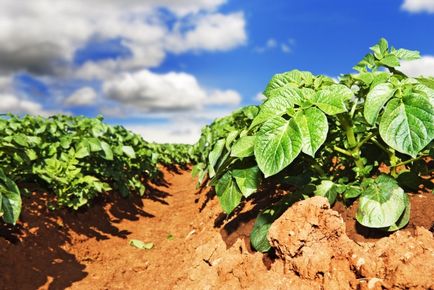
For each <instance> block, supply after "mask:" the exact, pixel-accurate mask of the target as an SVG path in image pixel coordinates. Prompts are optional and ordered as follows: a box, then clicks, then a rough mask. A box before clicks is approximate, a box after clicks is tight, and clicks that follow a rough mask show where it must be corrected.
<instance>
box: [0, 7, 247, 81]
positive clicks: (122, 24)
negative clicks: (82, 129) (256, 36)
mask: <svg viewBox="0 0 434 290" xmlns="http://www.w3.org/2000/svg"><path fill="white" fill-rule="evenodd" d="M224 2H225V1H224V0H199V1H192V0H177V1H171V0H165V1H157V0H148V1H139V0H129V1H118V0H109V1H106V0H104V1H102V0H97V1H91V2H89V1H86V0H76V1H69V0H57V1H56V3H55V4H54V5H53V2H52V1H50V0H33V1H28V2H26V5H22V3H20V2H19V1H18V2H17V1H15V0H3V1H2V2H1V9H0V27H2V28H1V29H0V42H1V43H2V45H1V46H0V59H2V62H1V64H0V72H1V71H3V72H14V71H17V70H22V69H24V70H27V71H29V72H31V73H34V74H46V75H59V74H61V73H65V72H68V67H69V66H70V64H71V63H72V61H73V58H74V53H75V52H76V51H77V49H79V48H81V47H83V46H84V45H85V44H86V43H87V42H88V41H91V40H93V39H100V40H110V39H116V38H121V40H122V44H123V45H124V46H125V47H126V48H127V49H129V50H130V51H131V57H129V58H123V59H118V60H116V61H112V62H108V63H107V62H106V63H104V64H103V68H104V69H110V70H128V69H138V68H143V67H155V66H158V65H159V64H160V63H161V62H162V61H163V60H164V58H165V55H166V52H167V51H175V52H185V51H189V50H211V51H215V50H227V49H230V48H233V47H235V46H238V45H240V44H242V43H244V42H245V40H246V34H245V28H244V16H243V14H242V13H232V14H221V13H218V12H216V9H217V8H218V7H219V6H220V5H222V4H223V3H224ZM158 8H165V9H167V10H168V11H171V12H172V13H174V17H175V20H176V23H177V24H176V25H175V27H171V26H170V25H169V24H167V23H166V22H165V21H164V17H163V16H162V14H161V13H162V12H160V11H159V10H158ZM199 12H203V13H199ZM180 27H182V29H180ZM94 71H95V69H94ZM99 73H101V72H99Z"/></svg>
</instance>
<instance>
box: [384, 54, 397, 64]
mask: <svg viewBox="0 0 434 290" xmlns="http://www.w3.org/2000/svg"><path fill="white" fill-rule="evenodd" d="M380 62H381V64H383V65H385V66H388V67H396V66H399V60H398V58H397V57H396V56H394V55H393V54H389V55H388V56H386V57H384V58H383V59H382V60H380Z"/></svg>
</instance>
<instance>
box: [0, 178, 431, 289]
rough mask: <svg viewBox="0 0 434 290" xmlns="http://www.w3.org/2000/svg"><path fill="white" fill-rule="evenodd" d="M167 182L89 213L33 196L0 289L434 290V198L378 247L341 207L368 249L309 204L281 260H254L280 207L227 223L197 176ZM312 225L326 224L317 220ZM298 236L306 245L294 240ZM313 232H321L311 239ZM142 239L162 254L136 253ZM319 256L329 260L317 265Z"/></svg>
mask: <svg viewBox="0 0 434 290" xmlns="http://www.w3.org/2000/svg"><path fill="white" fill-rule="evenodd" d="M164 175H165V180H166V183H165V184H161V185H159V186H154V188H151V190H150V193H149V195H147V196H146V198H144V199H140V198H132V199H129V200H124V199H121V198H118V197H116V196H115V195H108V196H105V197H104V198H101V199H100V200H99V201H97V202H96V204H95V205H94V206H92V207H91V208H89V209H88V210H83V211H81V212H78V213H74V212H70V211H68V210H56V211H50V210H48V209H47V195H46V194H44V193H34V194H33V196H31V197H30V198H26V199H25V200H24V206H23V213H22V215H21V218H20V223H19V224H18V225H17V226H15V227H13V228H12V227H6V226H4V225H0V269H1V270H0V289H23V290H26V289H65V288H68V289H322V288H324V286H325V285H326V286H330V287H332V286H333V287H334V286H336V285H338V286H339V288H325V289H345V288H349V287H352V288H356V287H359V286H360V287H365V288H366V287H368V285H369V286H372V285H373V286H375V287H377V288H378V287H380V285H382V286H383V287H385V288H393V287H396V288H403V289H404V288H405V287H409V288H411V287H413V288H415V289H417V287H419V289H426V288H428V289H429V288H430V287H431V288H432V289H434V285H433V279H432V277H433V275H434V252H433V249H434V247H433V243H434V239H433V237H432V233H430V232H429V231H428V230H424V229H423V228H418V229H416V225H424V226H425V227H426V228H430V227H431V226H432V224H433V219H434V212H433V205H434V202H433V196H432V195H429V194H427V195H424V196H425V197H420V196H415V197H413V198H412V218H411V224H410V226H409V228H410V229H411V231H407V232H405V231H400V232H399V233H396V234H393V235H392V236H391V237H389V238H385V239H381V240H379V241H378V242H376V243H361V242H362V241H364V240H365V236H367V238H368V239H372V238H373V237H372V233H363V232H362V234H365V236H363V235H361V234H360V233H359V232H360V230H359V232H357V231H356V230H357V226H356V223H355V222H354V218H353V217H354V215H352V214H350V213H348V214H347V212H346V211H344V210H343V208H342V207H341V208H337V209H338V210H339V211H340V212H342V213H343V216H344V218H345V223H346V224H347V227H348V229H347V230H346V231H347V232H348V235H349V236H350V237H351V238H353V239H356V240H357V241H358V243H355V242H354V241H352V240H351V239H350V238H348V236H347V235H346V234H345V225H344V222H343V221H342V220H341V219H340V216H339V215H338V214H337V213H336V212H335V211H332V210H330V209H328V208H327V205H324V204H323V203H322V202H319V203H318V202H317V203H313V204H308V205H306V204H304V205H303V204H301V206H300V203H299V204H297V206H293V207H291V208H290V209H289V210H288V211H287V212H286V213H285V214H284V216H282V220H284V219H285V218H287V217H288V215H289V217H291V215H292V217H294V214H295V215H296V216H299V218H298V219H296V220H294V221H293V222H292V226H293V227H294V225H297V226H296V229H295V230H294V229H292V228H290V227H289V226H288V225H285V226H284V227H283V228H282V227H280V228H279V227H277V230H276V229H275V230H274V233H279V235H282V234H283V236H282V237H281V238H276V237H275V236H273V235H271V236H270V239H271V241H272V242H273V244H274V245H275V247H276V248H277V251H276V252H277V254H278V257H276V256H274V255H273V254H271V255H270V254H267V255H263V254H260V253H256V252H253V251H252V249H251V247H250V243H249V234H250V231H251V229H252V226H253V223H254V218H255V217H256V215H257V213H258V211H259V210H260V209H261V208H262V207H263V206H264V204H266V203H267V202H268V201H269V200H266V199H265V200H260V199H258V200H255V201H250V202H249V203H247V204H245V205H244V208H243V209H241V210H239V212H238V213H237V214H236V215H233V216H231V217H229V218H227V217H226V216H225V215H223V214H221V209H220V206H219V205H218V201H217V200H216V198H214V197H213V194H212V193H210V192H206V191H203V192H200V191H198V190H196V189H195V182H194V181H193V180H192V179H191V177H190V174H189V172H182V173H181V174H176V173H173V172H167V171H165V173H164ZM337 207H339V206H337ZM315 216H316V217H315ZM311 219H314V220H315V221H322V222H316V223H317V224H315V222H314V223H311V222H310V223H309V222H308V223H306V221H311ZM418 219H420V220H418ZM416 220H417V221H416ZM280 221H281V220H279V223H276V225H281V222H280ZM306 224H307V225H312V226H311V227H310V228H305V227H304V226H303V225H306ZM274 228H275V227H274ZM296 231H299V234H300V237H298V238H296V239H292V240H291V239H288V236H289V234H292V232H296ZM306 231H308V232H309V233H310V234H311V236H309V235H308V236H305V237H304V238H303V235H305V234H306ZM131 239H138V240H142V241H144V242H152V243H153V244H154V248H152V249H151V250H140V249H136V248H134V247H132V246H130V245H129V244H128V242H129V241H130V240H131ZM354 245H357V246H354ZM285 249H286V250H285ZM288 249H289V250H288ZM291 249H298V250H294V251H295V252H293V250H291ZM393 249H396V250H393ZM287 250H288V251H287ZM392 250H393V251H392ZM297 251H298V252H297ZM293 253H295V256H294V257H292V256H291V255H292V254H293ZM306 253H307V254H306ZM309 253H314V254H315V255H312V254H311V255H309ZM316 253H322V254H321V255H318V257H323V258H324V257H325V259H326V260H325V261H324V262H318V261H319V258H315V257H316ZM323 254H324V255H325V256H324V255H323ZM353 254H354V255H356V256H355V257H353ZM306 255H307V256H306ZM327 255H329V256H327ZM330 255H331V256H330ZM297 257H298V258H299V259H298V260H297V259H296V258H297ZM378 257H381V259H379V258H378ZM360 258H363V260H360ZM321 261H322V259H321ZM361 261H364V263H362V262H361ZM374 262H375V263H374ZM421 277H422V278H421ZM423 277H426V278H423ZM373 279H374V280H373ZM375 279H378V280H375ZM327 283H328V284H327ZM333 283H334V284H333ZM336 283H338V284H336ZM369 283H370V284H369ZM340 287H342V288H340ZM375 289H376V288H375ZM378 289H381V288H378Z"/></svg>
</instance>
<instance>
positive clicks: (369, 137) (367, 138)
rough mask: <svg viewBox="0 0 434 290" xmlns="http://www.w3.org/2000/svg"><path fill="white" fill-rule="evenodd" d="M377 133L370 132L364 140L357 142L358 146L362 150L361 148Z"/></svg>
mask: <svg viewBox="0 0 434 290" xmlns="http://www.w3.org/2000/svg"><path fill="white" fill-rule="evenodd" d="M374 136H375V134H374V133H372V132H371V133H369V134H368V136H366V137H365V138H364V139H363V140H362V141H360V142H359V144H357V146H356V148H357V149H358V150H360V148H361V147H362V146H363V144H365V143H366V142H368V141H369V140H371V138H372V137H374Z"/></svg>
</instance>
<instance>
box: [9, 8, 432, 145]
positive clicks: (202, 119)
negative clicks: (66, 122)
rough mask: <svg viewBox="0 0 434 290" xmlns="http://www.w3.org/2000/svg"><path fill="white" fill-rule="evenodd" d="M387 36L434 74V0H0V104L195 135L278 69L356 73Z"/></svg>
mask: <svg viewBox="0 0 434 290" xmlns="http://www.w3.org/2000/svg"><path fill="white" fill-rule="evenodd" d="M381 37H385V38H386V39H387V40H388V41H389V44H390V45H392V46H394V47H396V48H401V47H402V48H408V49H415V50H419V51H420V52H421V55H422V58H421V59H420V60H417V61H413V62H409V63H404V64H402V66H401V70H403V71H404V72H406V73H407V74H409V75H414V76H417V75H431V76H434V0H365V1H343V0H329V1H324V0H303V1H299V0H297V1H295V0H274V1H271V2H270V1H266V0H249V1H245V0H244V1H242V0H122V1H121V0H93V1H88V0H56V1H52V0H0V43H1V45H0V113H6V112H12V113H15V114H20V115H24V114H33V115H41V116H50V115H53V114H59V113H60V114H68V115H85V116H88V117H95V116H97V115H99V114H102V115H103V116H104V119H105V121H106V122H107V123H109V124H113V125H115V124H116V125H118V124H119V125H123V126H124V127H126V128H128V129H130V130H132V131H134V132H136V133H138V134H141V135H142V136H143V137H144V138H145V139H146V140H148V141H155V142H174V143H194V142H195V141H196V140H197V139H198V137H199V135H200V129H201V128H202V127H203V126H204V125H206V124H209V123H211V122H212V120H213V119H215V118H217V117H222V116H224V115H227V114H229V113H230V112H231V111H233V110H234V109H236V108H238V107H240V106H244V105H250V104H259V103H260V98H261V92H262V91H263V90H264V88H265V86H266V85H267V82H268V81H269V79H270V78H271V77H272V76H273V74H276V73H281V72H285V71H289V70H292V69H300V70H309V71H311V72H313V73H315V74H325V75H328V76H332V77H338V76H339V75H340V74H343V73H351V72H353V70H352V67H353V66H354V65H355V64H356V63H357V62H358V61H359V60H360V59H361V58H362V57H363V56H364V55H365V54H366V53H368V51H369V47H370V46H372V45H373V44H375V43H376V42H378V40H379V39H380V38H381Z"/></svg>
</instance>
